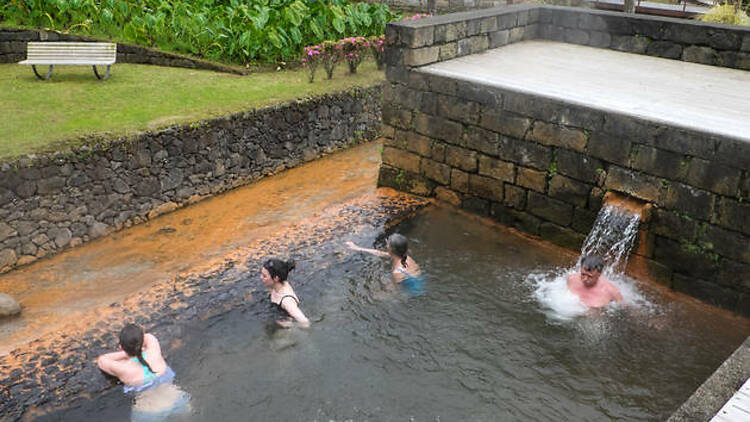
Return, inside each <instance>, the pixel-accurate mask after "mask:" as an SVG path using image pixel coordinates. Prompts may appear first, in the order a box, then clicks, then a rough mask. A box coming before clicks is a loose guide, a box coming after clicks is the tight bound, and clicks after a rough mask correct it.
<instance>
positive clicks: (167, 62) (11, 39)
mask: <svg viewBox="0 0 750 422" xmlns="http://www.w3.org/2000/svg"><path fill="white" fill-rule="evenodd" d="M29 41H77V42H82V41H91V42H97V41H98V42H111V40H102V39H95V38H91V37H82V36H78V35H70V34H63V33H61V32H57V31H35V30H26V29H14V28H0V63H17V62H19V61H21V60H25V59H26V43H27V42H29ZM117 62H118V63H139V64H153V65H158V66H171V67H184V68H189V69H204V70H213V71H216V72H227V73H234V74H238V75H243V74H246V73H247V72H246V71H245V70H244V69H242V68H239V67H235V66H228V65H222V64H220V63H214V62H209V61H204V60H198V59H195V58H192V57H188V56H183V55H180V54H174V53H167V52H164V51H159V50H155V49H151V48H145V47H141V46H139V45H135V44H126V43H117Z"/></svg>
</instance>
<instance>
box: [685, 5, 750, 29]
mask: <svg viewBox="0 0 750 422" xmlns="http://www.w3.org/2000/svg"><path fill="white" fill-rule="evenodd" d="M698 19H700V20H702V21H703V22H713V23H725V24H729V25H750V17H748V15H747V14H746V13H745V12H744V11H743V9H742V1H737V2H736V3H735V4H730V3H728V2H727V3H724V4H722V5H719V6H714V7H712V8H711V10H709V11H708V12H706V13H705V14H703V15H702V16H701V17H699V18H698Z"/></svg>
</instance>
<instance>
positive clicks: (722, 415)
mask: <svg viewBox="0 0 750 422" xmlns="http://www.w3.org/2000/svg"><path fill="white" fill-rule="evenodd" d="M747 421H750V379H748V380H747V381H745V383H744V384H743V385H742V387H740V389H739V390H738V391H737V392H736V393H735V394H734V396H732V398H731V399H729V401H727V402H726V404H725V405H724V407H722V408H721V409H720V410H719V412H718V413H717V414H716V416H714V417H713V418H712V419H711V422H747Z"/></svg>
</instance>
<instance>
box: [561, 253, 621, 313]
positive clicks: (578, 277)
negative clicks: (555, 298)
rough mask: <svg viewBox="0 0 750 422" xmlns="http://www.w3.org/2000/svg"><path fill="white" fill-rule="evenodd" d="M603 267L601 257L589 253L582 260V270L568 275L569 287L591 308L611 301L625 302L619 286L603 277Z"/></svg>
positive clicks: (602, 305)
mask: <svg viewBox="0 0 750 422" xmlns="http://www.w3.org/2000/svg"><path fill="white" fill-rule="evenodd" d="M603 268H604V262H603V261H602V259H601V258H599V257H598V256H596V255H588V256H586V257H584V258H583V260H582V261H581V272H580V273H575V274H571V275H569V276H568V289H569V290H570V291H571V292H572V293H573V294H574V295H576V296H578V298H579V299H581V302H583V303H584V304H585V305H586V306H588V307H589V308H601V307H604V306H607V305H608V304H609V303H610V302H617V303H622V302H623V299H622V294H621V293H620V291H619V290H617V287H615V285H614V284H612V283H611V282H610V281H609V280H607V279H606V278H604V277H602V269H603Z"/></svg>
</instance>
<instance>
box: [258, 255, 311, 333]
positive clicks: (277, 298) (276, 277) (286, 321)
mask: <svg viewBox="0 0 750 422" xmlns="http://www.w3.org/2000/svg"><path fill="white" fill-rule="evenodd" d="M294 267H295V265H294V261H291V260H290V261H282V260H280V259H276V258H271V259H268V260H266V262H264V263H263V268H261V270H260V280H261V281H262V282H263V285H264V286H266V288H268V290H269V293H270V298H271V303H272V304H273V305H275V307H276V308H277V310H278V311H279V313H280V314H281V315H280V316H281V318H280V319H279V320H277V321H276V322H277V323H278V324H279V325H280V326H282V327H284V328H289V327H291V326H292V323H293V322H296V324H297V325H299V326H301V327H309V326H310V320H308V319H307V317H306V316H305V314H304V313H303V312H302V310H301V309H300V308H299V299H298V298H297V295H296V294H295V293H294V289H293V288H292V285H291V284H289V282H288V281H287V277H288V276H289V272H290V271H292V270H293V269H294Z"/></svg>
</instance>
